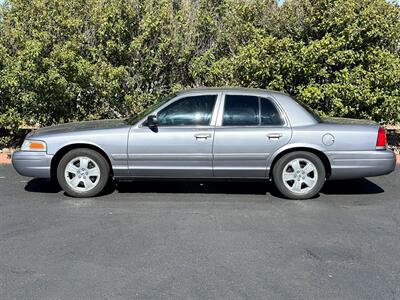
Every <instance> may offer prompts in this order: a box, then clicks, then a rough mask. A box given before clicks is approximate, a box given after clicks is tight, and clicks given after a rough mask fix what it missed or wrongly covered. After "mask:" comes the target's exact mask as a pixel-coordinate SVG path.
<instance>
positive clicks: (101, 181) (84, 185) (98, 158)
mask: <svg viewBox="0 0 400 300" xmlns="http://www.w3.org/2000/svg"><path fill="white" fill-rule="evenodd" d="M109 178H110V166H109V165H108V162H107V161H106V159H105V158H104V157H103V156H102V155H101V154H100V153H98V152H96V151H94V150H92V149H86V148H79V149H73V150H71V151H69V152H68V153H66V154H65V155H64V156H63V157H62V158H61V160H60V162H59V164H58V167H57V180H58V182H59V184H60V186H61V188H62V189H63V190H64V191H65V192H66V193H67V194H68V195H70V196H72V197H79V198H84V197H93V196H96V195H98V194H99V193H101V192H102V191H103V189H104V187H105V186H106V185H107V182H108V180H109Z"/></svg>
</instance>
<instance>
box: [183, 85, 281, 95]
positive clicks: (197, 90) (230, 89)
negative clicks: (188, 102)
mask: <svg viewBox="0 0 400 300" xmlns="http://www.w3.org/2000/svg"><path fill="white" fill-rule="evenodd" d="M208 92H228V93H229V92H244V93H268V94H280V95H285V96H289V95H288V94H286V93H284V92H279V91H273V90H266V89H257V88H245V87H197V88H190V89H185V90H182V91H180V92H179V93H178V95H181V94H188V93H208Z"/></svg>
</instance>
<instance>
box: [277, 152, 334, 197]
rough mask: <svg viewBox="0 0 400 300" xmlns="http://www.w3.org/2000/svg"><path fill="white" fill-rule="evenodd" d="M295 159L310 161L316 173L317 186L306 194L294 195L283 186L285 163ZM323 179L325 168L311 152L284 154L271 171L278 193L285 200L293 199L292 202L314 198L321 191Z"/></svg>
mask: <svg viewBox="0 0 400 300" xmlns="http://www.w3.org/2000/svg"><path fill="white" fill-rule="evenodd" d="M296 158H304V159H307V160H309V161H311V162H312V163H313V164H314V165H315V167H316V169H317V172H318V179H317V184H316V185H315V186H314V187H313V188H312V189H311V190H310V191H309V192H307V193H306V194H302V195H299V194H296V193H293V192H292V191H290V190H289V189H288V188H287V187H286V186H285V184H284V182H283V179H282V172H283V169H284V167H285V166H286V164H287V163H289V162H290V161H292V160H293V159H296ZM325 178H326V171H325V166H324V164H323V163H322V161H321V159H320V158H319V157H318V156H317V155H315V154H314V153H311V152H306V151H296V152H290V153H288V154H285V155H284V156H282V157H281V158H280V159H279V160H278V161H277V163H276V164H275V166H274V168H273V170H272V179H273V181H274V183H275V186H276V188H277V189H278V190H279V192H280V193H281V194H282V195H283V196H285V197H286V198H289V199H294V200H304V199H309V198H312V197H314V196H315V195H317V194H318V193H319V191H320V190H321V188H322V186H323V185H324V183H325Z"/></svg>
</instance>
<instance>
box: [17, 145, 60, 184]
mask: <svg viewBox="0 0 400 300" xmlns="http://www.w3.org/2000/svg"><path fill="white" fill-rule="evenodd" d="M52 158H53V155H49V154H46V153H44V152H27V151H16V152H14V153H13V155H12V164H13V166H14V169H15V170H16V171H17V172H18V173H19V174H21V175H22V176H27V177H37V178H50V166H51V159H52Z"/></svg>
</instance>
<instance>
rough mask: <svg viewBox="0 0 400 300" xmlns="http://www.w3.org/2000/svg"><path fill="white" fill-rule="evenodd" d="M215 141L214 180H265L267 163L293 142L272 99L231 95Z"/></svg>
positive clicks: (226, 96) (216, 130) (217, 129)
mask: <svg viewBox="0 0 400 300" xmlns="http://www.w3.org/2000/svg"><path fill="white" fill-rule="evenodd" d="M224 98H225V99H224V101H223V102H224V103H223V105H224V110H223V113H221V114H220V118H219V120H218V121H217V126H216V128H215V137H214V151H213V153H214V163H213V164H214V167H213V168H214V176H215V177H228V178H235V177H239V178H265V177H266V173H267V159H268V157H269V155H271V154H273V153H274V152H275V151H276V150H277V149H278V148H280V147H282V146H284V145H285V144H287V143H288V142H289V140H290V138H291V128H290V126H288V125H287V124H286V121H285V118H284V117H283V115H282V113H281V112H280V111H279V109H278V108H277V106H276V104H275V103H274V101H273V100H272V99H268V98H264V97H258V96H256V95H242V94H227V95H225V97H224Z"/></svg>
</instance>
